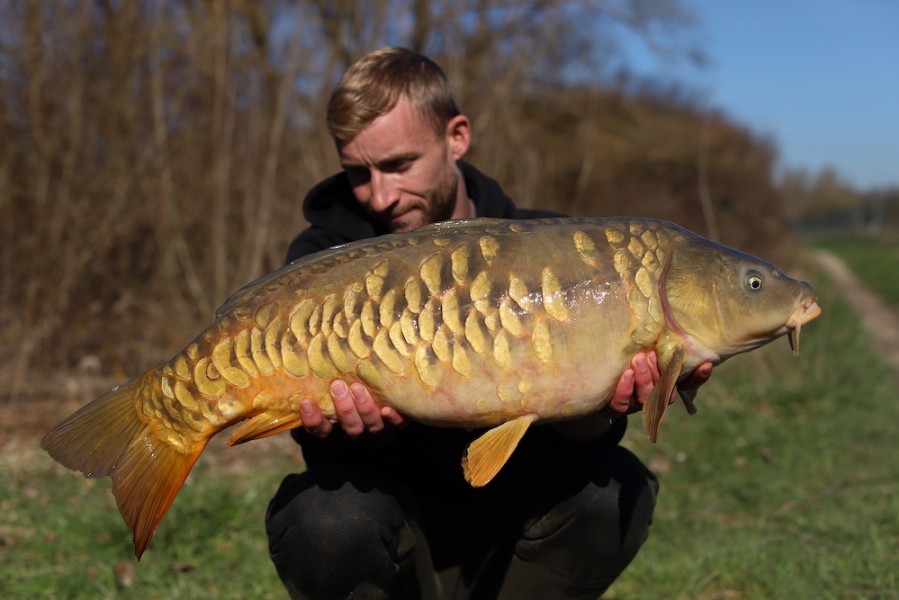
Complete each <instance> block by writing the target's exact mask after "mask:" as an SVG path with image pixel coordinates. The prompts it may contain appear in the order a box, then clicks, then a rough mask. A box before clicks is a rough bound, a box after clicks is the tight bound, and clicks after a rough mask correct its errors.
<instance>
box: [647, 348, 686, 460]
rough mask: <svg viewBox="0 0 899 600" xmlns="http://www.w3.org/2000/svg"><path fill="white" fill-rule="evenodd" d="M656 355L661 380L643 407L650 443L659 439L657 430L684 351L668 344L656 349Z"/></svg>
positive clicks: (676, 378) (682, 361) (678, 371)
mask: <svg viewBox="0 0 899 600" xmlns="http://www.w3.org/2000/svg"><path fill="white" fill-rule="evenodd" d="M656 355H657V357H658V360H659V374H660V375H661V379H659V382H658V383H657V384H656V386H655V388H653V390H652V394H650V396H649V399H648V400H647V401H646V403H645V404H644V405H643V426H644V428H645V429H646V437H648V438H649V440H650V441H652V442H655V441H656V439H658V437H659V428H660V427H661V425H662V417H664V416H665V410H666V409H667V408H668V399H669V398H670V397H671V393H672V392H673V391H674V386H675V385H676V384H677V380H678V378H679V377H680V372H681V368H682V367H683V366H684V357H685V351H684V347H683V346H682V345H680V344H670V345H667V346H664V347H659V348H656Z"/></svg>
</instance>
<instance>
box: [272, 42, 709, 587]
mask: <svg viewBox="0 0 899 600" xmlns="http://www.w3.org/2000/svg"><path fill="white" fill-rule="evenodd" d="M328 127H329V131H330V133H331V135H332V137H333V138H334V140H335V142H336V145H337V151H338V154H339V157H340V162H341V166H342V167H343V169H344V170H343V172H342V173H340V174H339V175H336V176H334V177H332V178H330V179H328V180H326V181H324V182H322V183H320V184H319V185H317V186H316V187H315V188H313V189H312V190H311V191H310V192H309V194H308V195H307V197H306V199H305V200H304V203H303V209H304V214H305V215H306V218H307V220H308V221H309V223H310V227H309V229H307V230H306V231H304V232H302V233H301V234H300V235H299V236H298V237H297V238H296V239H295V240H294V241H293V243H292V244H291V246H290V250H289V253H288V259H289V260H294V259H296V258H299V257H301V256H304V255H307V254H309V253H312V252H315V251H318V250H323V249H325V248H327V247H330V246H333V245H336V244H342V243H347V242H351V241H354V240H359V239H363V238H367V237H372V236H377V235H381V234H385V233H390V232H398V231H409V230H412V229H415V228H417V227H421V226H423V225H427V224H429V223H433V222H437V221H442V220H446V219H460V218H473V217H499V218H529V217H540V216H551V215H552V213H549V212H546V211H535V210H523V209H518V208H516V207H515V205H514V204H513V203H512V201H511V200H510V199H509V198H507V197H506V196H505V195H504V194H503V192H502V190H501V189H500V187H499V185H498V184H497V183H496V182H495V181H494V180H492V179H490V178H488V177H486V176H484V175H483V174H481V173H480V172H479V171H477V170H476V169H475V168H474V167H472V166H470V165H468V164H466V163H464V162H461V159H462V158H463V157H464V155H465V153H466V152H467V151H468V148H469V145H470V142H471V138H470V136H471V125H470V122H469V120H468V118H467V117H466V116H464V115H462V114H461V113H460V111H459V109H458V107H457V105H456V102H455V100H454V98H453V95H452V92H451V90H450V88H449V85H448V82H447V80H446V77H445V75H444V74H443V72H442V71H441V70H440V68H439V67H438V66H437V65H436V64H434V63H433V62H431V61H430V60H429V59H427V58H425V57H423V56H421V55H418V54H415V53H412V52H410V51H407V50H403V49H397V48H388V49H382V50H378V51H375V52H372V53H370V54H369V55H367V56H365V57H363V58H362V59H361V60H360V61H358V62H357V63H355V64H354V65H353V66H352V67H351V68H350V69H349V70H348V71H347V73H346V74H345V75H344V77H343V78H342V79H341V81H340V82H339V84H338V85H337V87H336V89H335V91H334V93H333V94H332V96H331V99H330V101H329V104H328ZM655 360H656V359H655V354H654V353H649V354H648V355H643V354H641V355H638V357H636V358H635V359H634V362H633V368H632V369H629V370H628V371H627V372H625V373H624V374H623V375H622V377H621V380H620V381H619V384H618V387H617V389H616V393H615V397H614V399H613V400H612V402H611V403H610V406H609V407H608V408H607V409H606V410H605V411H604V412H603V413H601V414H597V415H593V416H591V417H588V418H584V419H580V420H577V421H570V422H565V423H560V424H556V425H543V426H537V427H532V428H531V430H530V431H529V432H528V433H527V435H526V436H525V438H524V439H523V440H522V441H521V443H520V445H519V447H518V448H517V449H516V451H515V453H513V455H512V457H511V459H510V460H509V462H508V463H507V464H506V465H505V467H504V468H503V469H502V470H501V471H500V473H499V474H498V475H497V477H496V478H495V479H494V481H492V482H491V483H490V484H488V485H487V486H485V487H483V488H477V489H476V488H472V487H471V486H469V485H468V484H467V483H466V482H465V480H464V478H463V477H462V473H461V467H460V460H461V457H462V455H463V451H464V449H465V448H466V446H467V445H468V444H469V443H470V442H471V441H472V440H473V439H475V438H476V437H477V436H478V435H480V433H482V432H479V431H466V430H459V429H444V428H433V427H426V426H423V425H421V424H418V423H413V422H407V421H406V420H405V419H404V418H403V417H402V416H401V415H399V414H398V413H396V411H394V410H392V409H389V408H386V407H380V406H378V405H377V404H376V402H375V401H374V400H373V398H372V397H371V395H370V394H369V392H368V390H367V389H366V388H365V387H364V386H362V385H360V384H353V385H351V386H347V385H346V383H344V382H342V381H335V382H333V383H332V386H331V393H332V397H333V399H334V403H335V407H336V409H337V415H338V423H337V424H332V423H331V422H330V421H328V420H326V419H324V418H323V417H322V414H321V412H320V411H319V409H318V408H317V406H316V405H315V403H313V402H311V401H304V402H302V403H301V405H300V410H301V413H302V417H303V422H304V425H305V429H300V430H296V431H294V432H293V434H294V437H295V438H296V440H297V441H298V442H299V443H300V445H301V446H302V450H303V456H304V459H305V461H306V464H307V471H306V472H304V473H302V474H298V475H290V476H288V477H287V478H285V480H284V481H283V483H282V485H281V487H280V489H279V490H278V492H277V494H276V496H275V497H274V498H273V499H272V501H271V504H270V506H269V511H268V515H267V519H266V527H267V531H268V534H269V548H270V551H271V556H272V560H273V562H274V563H275V566H276V568H277V570H278V574H279V576H280V577H281V579H282V581H283V582H284V584H285V586H286V587H287V589H288V591H289V592H290V594H291V596H292V597H296V598H316V599H320V598H343V597H353V598H417V597H425V598H463V597H478V598H515V599H521V598H541V599H545V598H595V597H597V596H599V595H600V594H601V593H602V592H603V591H604V590H605V589H606V588H607V587H608V586H609V585H610V584H611V583H612V581H614V579H615V578H616V577H617V576H618V575H619V574H620V573H621V572H622V571H623V569H624V568H625V567H626V566H627V564H628V563H629V562H630V561H631V559H632V558H633V557H634V556H635V555H636V553H637V550H638V549H639V548H640V546H641V545H642V544H643V541H644V540H645V539H646V536H647V535H648V528H649V524H650V521H651V517H652V512H653V508H654V505H655V495H656V490H657V487H658V486H657V483H656V480H655V477H654V476H653V475H652V473H650V472H649V471H648V470H647V469H646V468H645V467H644V466H643V465H642V463H641V462H640V461H639V459H637V458H636V457H635V456H634V455H633V454H632V453H630V452H629V451H627V450H625V449H624V448H621V447H620V446H619V445H618V442H619V441H620V439H621V437H622V436H623V434H624V430H625V427H626V419H625V418H624V417H621V418H615V417H619V416H621V415H624V414H626V413H628V412H632V411H634V410H639V408H640V407H641V406H642V402H643V401H644V400H645V399H646V398H647V397H648V395H649V393H650V392H651V390H652V388H653V386H654V385H655V384H656V383H657V381H658V379H659V374H658V368H657V366H656V362H655ZM710 373H711V364H707V365H703V366H701V367H700V368H699V369H697V373H695V374H694V376H693V382H692V389H693V390H694V391H695V387H696V386H698V384H700V383H701V382H702V381H704V380H705V379H707V378H708V376H709V375H710ZM610 417H612V418H610Z"/></svg>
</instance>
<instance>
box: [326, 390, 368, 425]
mask: <svg viewBox="0 0 899 600" xmlns="http://www.w3.org/2000/svg"><path fill="white" fill-rule="evenodd" d="M331 400H332V401H333V402H334V412H335V413H336V414H337V422H338V423H340V426H341V427H342V428H343V430H344V431H345V432H346V434H347V435H348V436H350V437H355V436H357V435H359V434H360V433H362V432H363V431H364V430H365V425H364V424H363V422H362V417H360V416H359V411H358V409H357V408H356V402H355V401H354V399H353V396H352V395H351V394H350V390H349V388H348V387H347V385H346V383H344V382H343V381H340V380H337V381H332V382H331Z"/></svg>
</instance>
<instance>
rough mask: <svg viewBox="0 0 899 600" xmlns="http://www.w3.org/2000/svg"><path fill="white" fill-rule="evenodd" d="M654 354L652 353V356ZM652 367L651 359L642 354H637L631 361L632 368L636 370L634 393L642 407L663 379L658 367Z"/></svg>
mask: <svg viewBox="0 0 899 600" xmlns="http://www.w3.org/2000/svg"><path fill="white" fill-rule="evenodd" d="M654 354H655V353H652V354H651V355H650V356H652V355H654ZM651 365H653V363H650V359H649V358H648V357H647V355H646V354H644V353H642V352H639V353H637V355H636V356H634V359H633V360H632V361H631V366H632V367H633V369H634V392H633V393H634V395H635V396H636V398H637V404H638V405H640V406H643V405H644V404H645V403H646V400H648V399H649V395H650V394H651V393H652V390H653V388H655V386H656V384H658V382H659V379H660V378H661V377H660V375H659V369H658V367H657V366H656V367H655V368H651Z"/></svg>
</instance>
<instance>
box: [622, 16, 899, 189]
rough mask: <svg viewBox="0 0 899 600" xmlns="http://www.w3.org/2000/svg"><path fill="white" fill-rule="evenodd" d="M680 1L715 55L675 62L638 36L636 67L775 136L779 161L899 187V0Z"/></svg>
mask: <svg viewBox="0 0 899 600" xmlns="http://www.w3.org/2000/svg"><path fill="white" fill-rule="evenodd" d="M681 1H682V3H683V5H684V6H686V7H688V8H690V9H691V10H693V11H694V13H695V15H696V17H697V18H698V19H699V21H700V24H699V31H698V36H697V38H698V41H699V45H700V46H701V48H702V49H703V50H704V51H705V54H706V55H707V57H708V59H709V64H708V65H707V66H705V67H704V68H702V69H695V68H691V67H690V66H689V65H687V64H686V63H685V62H684V63H683V64H675V65H672V64H670V63H667V62H665V61H663V60H661V59H659V58H658V57H655V56H653V55H651V54H650V53H649V52H647V51H645V48H644V47H642V46H641V44H639V43H636V42H635V41H633V40H632V41H631V44H630V46H631V47H630V48H629V49H628V53H629V55H630V57H631V58H632V60H633V62H632V66H633V68H634V69H635V70H636V71H637V72H639V73H642V74H647V75H659V74H667V75H668V76H672V75H673V76H674V77H676V78H678V79H680V80H683V81H686V82H688V83H690V84H692V86H694V87H695V88H697V89H698V90H699V91H700V92H702V95H703V97H704V98H706V99H707V101H708V103H709V104H710V105H711V106H712V107H714V108H718V109H721V110H723V111H724V112H725V113H726V114H727V115H729V116H730V117H731V118H732V119H733V120H735V121H736V122H738V123H741V124H744V125H747V126H749V127H751V128H752V129H753V130H754V131H756V132H758V133H761V134H765V135H767V136H770V137H771V138H773V139H774V140H775V142H776V143H777V146H778V149H779V154H780V159H781V164H780V166H781V167H784V166H786V167H792V168H804V169H808V170H810V171H813V172H814V171H817V170H820V169H822V168H824V167H828V166H831V167H834V168H835V169H836V170H837V172H838V173H839V174H840V177H841V178H842V179H844V180H846V181H848V182H849V183H852V184H853V185H855V186H857V187H858V188H860V189H863V190H864V189H870V188H875V187H886V186H897V187H899V0H742V1H741V0H681Z"/></svg>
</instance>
